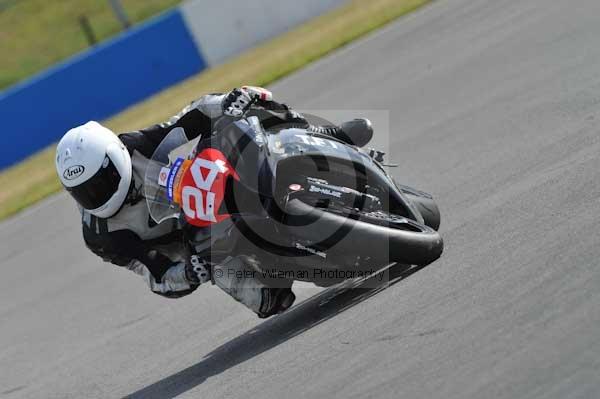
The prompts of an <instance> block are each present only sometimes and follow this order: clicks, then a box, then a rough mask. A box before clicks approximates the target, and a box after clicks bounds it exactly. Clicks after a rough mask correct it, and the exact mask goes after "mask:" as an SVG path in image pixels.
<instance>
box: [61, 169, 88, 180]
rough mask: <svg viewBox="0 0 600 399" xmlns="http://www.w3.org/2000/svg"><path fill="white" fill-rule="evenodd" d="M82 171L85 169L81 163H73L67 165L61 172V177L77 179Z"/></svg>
mask: <svg viewBox="0 0 600 399" xmlns="http://www.w3.org/2000/svg"><path fill="white" fill-rule="evenodd" d="M84 171H85V168H84V167H83V165H73V166H70V167H68V168H67V169H66V170H65V171H64V172H63V177H64V178H65V179H67V180H74V179H77V178H78V177H79V176H81V175H82V174H83V172H84Z"/></svg>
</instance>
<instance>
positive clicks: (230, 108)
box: [223, 89, 252, 117]
mask: <svg viewBox="0 0 600 399" xmlns="http://www.w3.org/2000/svg"><path fill="white" fill-rule="evenodd" d="M251 101H252V97H251V94H250V93H249V92H248V91H246V90H244V89H233V90H232V91H230V92H229V94H227V96H226V97H225V100H224V101H223V113H224V114H225V115H227V116H235V117H238V116H242V115H243V114H244V112H245V111H246V110H247V109H248V107H249V106H250V102H251Z"/></svg>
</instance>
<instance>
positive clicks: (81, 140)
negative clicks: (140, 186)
mask: <svg viewBox="0 0 600 399" xmlns="http://www.w3.org/2000/svg"><path fill="white" fill-rule="evenodd" d="M56 172H57V173H58V177H59V178H60V181H61V183H62V185H63V186H64V187H65V189H66V190H67V191H68V192H69V194H71V195H72V196H73V198H75V200H76V201H77V202H78V203H79V205H81V206H82V207H83V208H84V209H87V210H88V211H89V212H90V213H91V214H92V215H95V216H98V217H100V218H108V217H111V216H113V215H114V214H115V213H117V212H118V210H119V209H120V208H121V206H122V205H123V203H124V202H125V199H126V198H127V194H128V192H129V186H130V185H131V157H130V156H129V152H128V151H127V149H126V148H125V145H123V143H122V142H121V140H119V138H118V137H117V136H116V135H115V134H114V133H113V132H111V131H110V130H109V129H107V128H105V127H104V126H102V125H100V124H99V123H98V122H94V121H91V122H88V123H86V124H85V125H82V126H78V127H76V128H74V129H71V130H69V131H68V132H67V133H66V134H65V135H64V136H63V138H62V139H61V140H60V142H59V143H58V146H57V147H56Z"/></svg>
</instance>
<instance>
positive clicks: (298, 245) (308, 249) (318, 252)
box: [294, 242, 327, 259]
mask: <svg viewBox="0 0 600 399" xmlns="http://www.w3.org/2000/svg"><path fill="white" fill-rule="evenodd" d="M294 246H295V247H296V248H297V249H300V250H302V251H306V252H308V253H311V254H313V255H317V256H319V257H321V258H323V259H327V254H326V253H325V252H323V251H319V250H318V249H315V248H311V247H306V246H304V245H302V244H300V243H299V242H297V243H295V244H294Z"/></svg>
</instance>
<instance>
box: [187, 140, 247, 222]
mask: <svg viewBox="0 0 600 399" xmlns="http://www.w3.org/2000/svg"><path fill="white" fill-rule="evenodd" d="M188 162H189V166H188V167H187V168H185V170H184V171H182V172H181V173H180V175H181V176H182V177H181V180H180V183H178V184H176V187H177V189H176V200H177V202H178V203H179V204H180V205H181V209H182V210H183V213H184V215H185V218H186V220H187V221H188V223H190V224H192V225H194V226H199V227H206V226H210V225H211V224H213V223H219V222H221V221H223V220H225V219H228V218H229V217H230V215H228V214H225V215H221V214H218V213H217V211H218V209H219V207H220V206H221V204H222V203H223V200H224V199H225V187H226V184H227V179H228V178H229V177H233V178H234V179H235V180H239V179H240V178H239V176H238V174H237V173H236V171H235V170H234V169H233V167H232V166H231V165H230V164H229V162H228V161H227V158H226V157H225V155H223V153H222V152H221V151H219V150H217V149H214V148H206V149H204V150H202V152H200V154H198V155H197V156H196V158H195V159H194V160H192V161H188Z"/></svg>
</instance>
